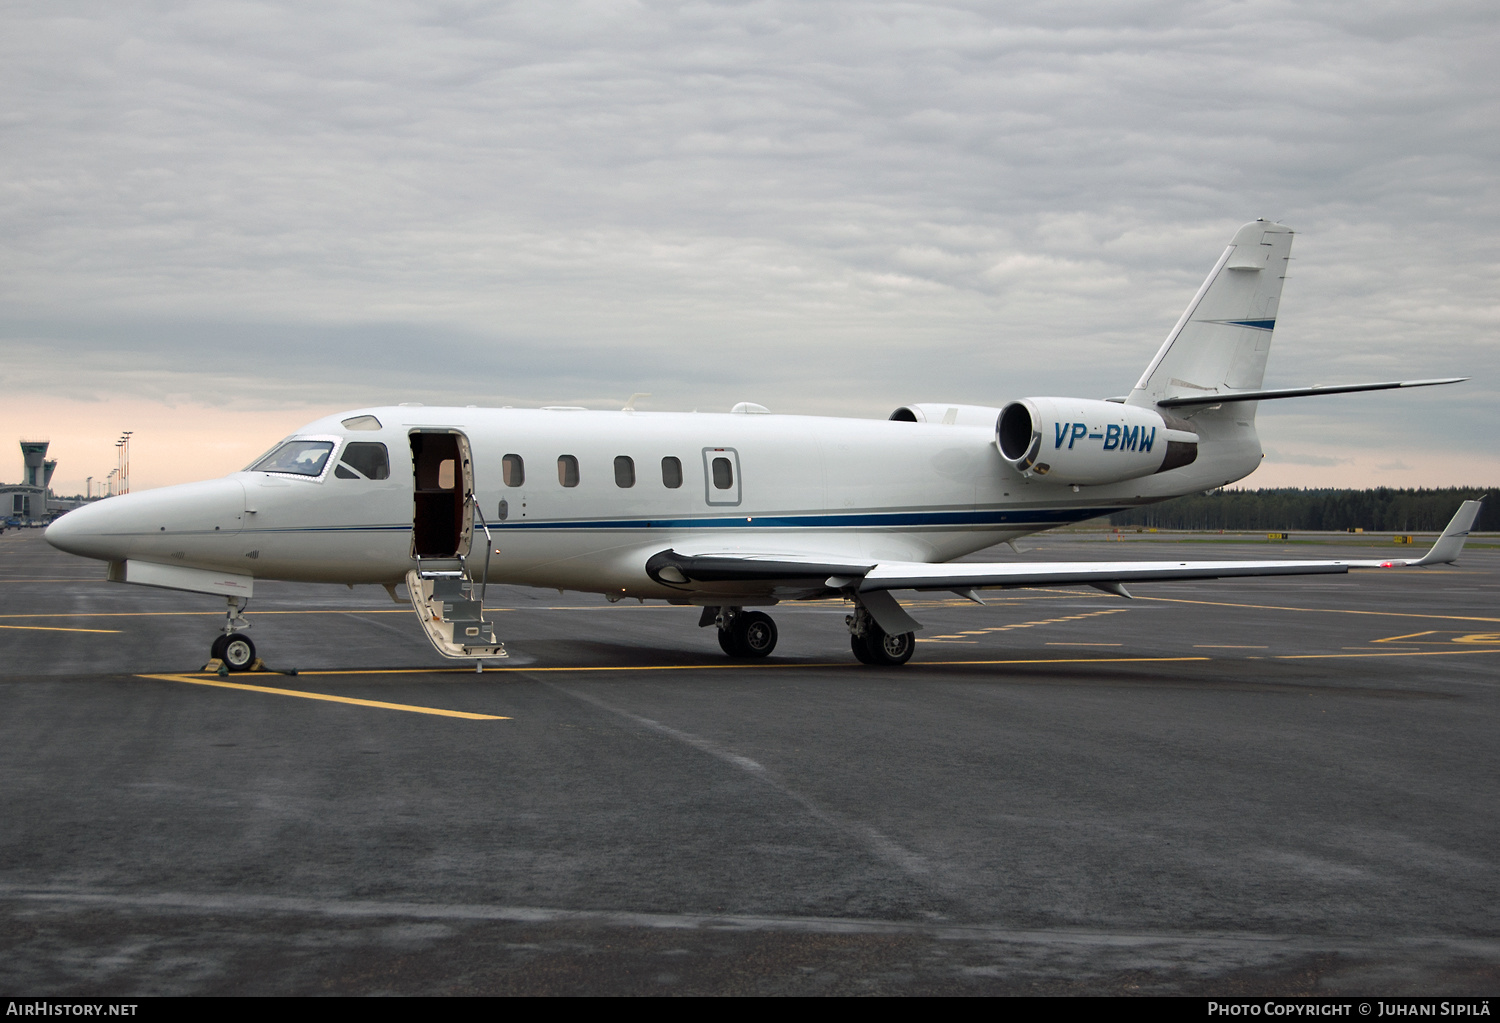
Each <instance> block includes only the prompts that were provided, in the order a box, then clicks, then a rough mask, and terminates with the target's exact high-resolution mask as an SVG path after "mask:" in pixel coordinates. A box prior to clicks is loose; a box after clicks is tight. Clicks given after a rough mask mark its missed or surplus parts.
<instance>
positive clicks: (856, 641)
mask: <svg viewBox="0 0 1500 1023" xmlns="http://www.w3.org/2000/svg"><path fill="white" fill-rule="evenodd" d="M844 624H845V625H847V626H849V648H850V649H851V650H853V651H854V656H855V657H857V658H859V662H860V663H861V664H869V665H872V666H882V667H890V668H895V667H899V666H900V665H903V664H905V663H906V662H907V661H909V660H911V655H912V654H913V653H915V652H916V649H917V634H916V633H915V632H901V633H895V634H892V633H889V632H886V631H885V630H884V629H882V628H881V627H880V623H879V622H877V621H875V619H874V618H873V617H871V615H870V612H869V611H866V610H865V608H864V607H863V605H860V604H856V605H855V606H854V613H853V614H851V615H848V616H847V617H846V618H845V619H844Z"/></svg>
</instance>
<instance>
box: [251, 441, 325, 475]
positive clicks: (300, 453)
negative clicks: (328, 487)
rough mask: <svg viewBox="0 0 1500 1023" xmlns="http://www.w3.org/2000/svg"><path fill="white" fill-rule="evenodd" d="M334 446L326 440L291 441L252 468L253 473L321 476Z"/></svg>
mask: <svg viewBox="0 0 1500 1023" xmlns="http://www.w3.org/2000/svg"><path fill="white" fill-rule="evenodd" d="M331 454H333V444H332V443H331V442H329V441H326V440H289V441H287V442H286V443H285V444H283V445H281V447H279V448H277V449H276V450H275V451H273V452H271V453H270V454H269V455H267V456H266V457H265V458H262V459H261V460H260V461H259V462H256V463H255V464H254V465H252V466H251V467H250V471H251V472H286V473H292V474H293V475H296V476H321V475H323V466H325V465H327V464H328V456H329V455H331Z"/></svg>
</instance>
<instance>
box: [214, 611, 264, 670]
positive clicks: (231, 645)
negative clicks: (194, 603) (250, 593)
mask: <svg viewBox="0 0 1500 1023" xmlns="http://www.w3.org/2000/svg"><path fill="white" fill-rule="evenodd" d="M228 600H229V610H228V611H226V612H225V614H224V634H223V635H222V636H220V637H218V638H217V639H215V640H214V642H213V646H211V647H209V656H210V657H212V658H213V659H214V660H216V661H218V662H219V663H221V664H223V665H224V667H226V668H228V669H229V670H230V671H249V670H250V668H251V666H252V665H254V664H255V644H254V643H252V642H250V637H249V636H247V635H245V634H244V633H242V632H240V631H239V630H241V629H248V628H250V623H249V622H247V621H245V617H244V613H243V612H244V610H245V605H246V604H247V603H249V602H248V601H247V600H245V598H244V597H230V598H228Z"/></svg>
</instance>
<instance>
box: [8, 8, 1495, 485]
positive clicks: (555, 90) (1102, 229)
mask: <svg viewBox="0 0 1500 1023" xmlns="http://www.w3.org/2000/svg"><path fill="white" fill-rule="evenodd" d="M0 17H3V18H4V24H5V31H4V32H3V33H0V90H3V98H4V102H3V103H0V140H3V145H0V218H3V221H0V222H3V235H0V338H3V342H0V343H3V344H4V347H5V352H6V358H5V363H4V368H3V371H0V373H3V378H0V387H4V388H5V390H6V391H7V392H10V393H15V392H17V391H18V390H20V391H25V392H27V393H29V394H33V395H38V394H41V395H46V394H56V395H59V396H63V395H66V396H68V397H69V398H73V399H86V400H87V399H97V400H98V401H100V402H105V403H108V402H110V401H121V400H124V399H126V398H128V399H130V400H131V401H135V402H156V403H175V404H179V405H180V404H181V403H183V402H184V401H203V400H205V399H206V398H207V399H211V400H212V401H215V402H218V403H221V404H224V405H226V406H228V407H229V408H232V409H235V410H239V411H244V410H254V409H275V408H287V407H293V408H299V409H300V408H304V407H306V408H320V409H321V408H326V409H333V408H338V407H352V406H355V405H360V404H365V403H376V402H382V403H383V402H390V401H403V400H408V401H410V400H415V401H426V402H445V403H449V402H451V403H457V404H467V403H474V402H477V403H497V404H545V403H554V402H567V403H579V404H592V405H596V406H598V407H608V406H609V404H610V403H612V402H623V400H624V399H625V398H626V397H628V396H629V395H630V394H631V393H632V392H636V391H649V392H651V393H652V395H653V397H652V398H651V399H650V400H649V401H647V402H644V403H642V407H652V408H665V409H683V410H686V409H691V408H704V409H710V408H714V409H723V408H727V407H728V405H729V404H731V403H732V402H734V401H738V400H754V401H759V402H761V403H763V404H766V405H768V406H770V407H771V408H773V409H774V410H776V411H788V412H829V413H839V414H853V415H865V416H882V417H883V416H884V415H885V414H887V413H888V412H889V410H890V409H891V408H894V407H895V406H896V405H899V404H902V403H904V402H907V401H913V400H936V401H941V400H954V401H968V402H974V403H981V404H997V403H999V402H1002V401H1004V400H1005V399H1008V398H1011V397H1018V396H1021V395H1025V394H1051V393H1073V394H1080V395H1087V396H1098V397H1103V396H1107V395H1113V394H1120V393H1124V392H1125V391H1126V390H1127V389H1128V388H1129V385H1130V384H1131V383H1133V382H1134V380H1135V378H1136V376H1137V375H1138V374H1139V372H1140V370H1141V368H1142V367H1143V366H1144V365H1145V363H1146V362H1147V361H1148V360H1149V359H1150V357H1151V355H1152V354H1153V352H1154V351H1155V349H1156V347H1157V345H1158V344H1159V343H1160V341H1161V339H1162V337H1163V336H1164V335H1165V333H1166V331H1167V330H1168V329H1169V328H1170V327H1171V325H1172V323H1173V322H1174V321H1175V319H1176V318H1177V316H1178V314H1179V313H1180V312H1181V310H1182V308H1183V306H1184V305H1185V304H1186V302H1187V301H1188V299H1189V298H1190V297H1191V296H1192V293H1193V291H1194V290H1195V289H1196V287H1197V286H1198V284H1199V283H1200V282H1201V280H1202V278H1203V276H1204V274H1205V273H1206V272H1207V270H1208V269H1209V268H1210V267H1211V266H1212V264H1213V262H1214V260H1215V259H1216V258H1217V257H1218V255H1219V253H1220V252H1221V251H1222V249H1223V247H1224V245H1225V244H1226V243H1227V242H1228V240H1229V238H1230V237H1231V235H1232V234H1233V232H1234V230H1235V229H1236V228H1237V227H1238V226H1239V225H1240V224H1241V223H1243V222H1245V221H1247V220H1253V219H1255V218H1256V217H1262V216H1263V217H1266V218H1268V219H1274V220H1280V221H1282V222H1284V223H1287V224H1289V225H1291V226H1292V227H1294V228H1295V229H1297V230H1298V231H1299V232H1300V233H1299V237H1298V238H1297V241H1296V243H1295V245H1294V247H1293V255H1294V257H1295V259H1294V262H1293V270H1292V274H1291V278H1290V279H1289V280H1288V282H1287V286H1286V291H1285V294H1284V297H1283V303H1282V311H1281V319H1280V322H1279V325H1278V328H1277V331H1276V345H1275V348H1274V349H1273V351H1272V357H1271V365H1270V370H1269V372H1268V376H1267V383H1268V384H1269V385H1272V386H1275V385H1293V384H1302V383H1328V382H1338V381H1359V380H1379V379H1391V378H1398V377H1422V376H1436V375H1447V374H1464V375H1472V376H1474V377H1475V378H1476V379H1475V380H1474V381H1473V382H1471V383H1468V384H1464V385H1459V386H1458V387H1453V388H1446V389H1440V390H1433V391H1427V392H1408V393H1404V394H1388V395H1374V396H1363V397H1359V398H1353V399H1347V398H1346V399H1320V400H1318V401H1310V402H1295V403H1278V406H1276V407H1273V406H1263V408H1262V412H1261V423H1262V427H1263V433H1264V435H1265V438H1266V443H1267V447H1268V448H1269V449H1270V450H1271V451H1272V452H1274V453H1275V454H1274V455H1273V456H1269V457H1268V459H1267V470H1269V469H1270V468H1271V467H1272V466H1273V464H1274V463H1275V461H1276V459H1277V458H1281V459H1282V460H1283V463H1284V465H1285V466H1286V467H1288V469H1289V470H1290V467H1295V466H1303V467H1308V468H1305V469H1303V470H1302V471H1304V472H1306V473H1320V472H1322V473H1326V471H1327V470H1326V469H1318V468H1312V467H1319V466H1321V467H1328V466H1347V465H1349V464H1353V465H1364V464H1366V463H1368V464H1369V465H1371V466H1372V467H1373V466H1374V465H1376V464H1377V463H1378V464H1379V466H1380V469H1381V472H1380V474H1379V475H1378V477H1374V476H1372V477H1371V480H1370V481H1371V482H1377V481H1378V482H1383V483H1399V482H1402V481H1403V480H1406V479H1410V480H1412V481H1416V480H1417V477H1414V476H1411V475H1410V473H1409V472H1408V473H1407V474H1406V475H1405V476H1403V472H1405V467H1406V466H1413V467H1416V468H1421V467H1422V466H1423V465H1424V464H1427V465H1429V466H1430V465H1434V464H1437V462H1439V461H1442V460H1443V459H1446V460H1447V461H1443V464H1444V465H1448V464H1451V465H1452V466H1453V473H1454V474H1455V478H1452V479H1447V480H1446V482H1450V483H1476V484H1478V483H1490V482H1497V481H1500V458H1497V455H1496V453H1495V449H1496V443H1495V437H1496V433H1497V426H1500V415H1497V413H1496V411H1495V410H1496V408H1497V407H1500V385H1497V380H1500V354H1497V345H1496V336H1497V329H1496V328H1497V326H1500V284H1497V278H1500V241H1497V239H1500V216H1497V213H1500V209H1497V186H1496V169H1497V166H1500V162H1497V156H1500V153H1497V146H1500V142H1497V137H1500V131H1497V126H1500V102H1497V92H1500V74H1496V72H1495V68H1494V66H1493V65H1494V60H1495V57H1494V55H1495V54H1496V53H1500V31H1497V25H1500V16H1497V15H1496V13H1495V8H1494V5H1493V4H1492V3H1481V2H1473V3H1430V2H1424V3H1409V4H1396V3H1384V4H1383V3H1378V2H1376V3H1362V4H1347V3H1315V2H1314V3H1308V2H1298V3H1284V2H1265V3H1260V2H1245V3H1218V2H1205V3H1186V2H1180V3H1173V2H1160V3H1077V4H1070V5H1065V4H1058V3H1052V2H1049V3H1037V4H1030V5H1028V4H1024V3H1011V4H1005V5H995V4H980V3H973V4H967V3H947V4H881V3H859V2H850V3H836V2H826V3H818V4H808V3H793V2H785V3H783V2H764V3H760V2H750V3H725V4H715V3H635V2H592V3H565V2H548V3H538V4H527V3H509V4H506V3H465V2H453V3H381V2H374V0H365V2H360V3H353V4H336V3H323V4H316V5H305V4H274V3H231V2H222V0H218V2H214V3H191V2H188V3H162V4H120V3H109V4H104V3H100V4H92V5H91V4H86V3H79V4H70V5H57V4H52V3H35V4H29V5H28V4H24V3H13V4H9V5H7V7H6V10H5V13H4V14H3V15H0ZM308 418H311V417H310V416H309V417H308ZM209 422H210V428H211V421H209ZM119 428H129V425H128V424H126V423H121V424H120V427H119ZM273 439H274V438H272V437H266V438H258V440H257V443H259V446H264V444H265V443H269V441H270V440H273ZM111 440H112V438H111ZM6 443H9V442H8V441H7V442H6ZM1359 452H1363V453H1364V454H1363V456H1362V458H1363V460H1361V458H1355V457H1354V456H1355V455H1356V454H1357V453H1359ZM1351 458H1354V461H1353V463H1350V462H1349V460H1350V459H1351ZM1424 459H1425V460H1426V462H1425V463H1424ZM1395 466H1402V467H1403V468H1402V469H1397V468H1390V467H1395ZM1265 471H1266V470H1263V472H1265ZM1372 471H1373V470H1372ZM1444 471H1445V472H1446V471H1447V470H1444ZM4 475H7V476H9V475H11V474H10V473H5V474H4ZM79 475H80V477H81V475H82V473H81V471H80V473H79ZM1260 476H1261V474H1257V476H1256V477H1252V478H1251V479H1250V480H1249V481H1247V482H1248V483H1250V484H1252V485H1253V484H1255V483H1256V482H1257V481H1258V478H1259V477H1260ZM1288 478H1290V477H1288ZM1308 479H1309V482H1311V481H1312V480H1313V477H1311V476H1309V477H1308ZM1420 481H1421V482H1434V480H1433V479H1432V478H1431V476H1430V475H1428V476H1423V477H1421V479H1420Z"/></svg>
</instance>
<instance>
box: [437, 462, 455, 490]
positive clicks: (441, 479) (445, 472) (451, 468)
mask: <svg viewBox="0 0 1500 1023" xmlns="http://www.w3.org/2000/svg"><path fill="white" fill-rule="evenodd" d="M457 471H458V462H457V461H455V460H454V459H452V458H445V459H443V460H442V461H441V462H439V463H438V489H439V490H452V489H453V483H454V480H455V479H456V478H457Z"/></svg>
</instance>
